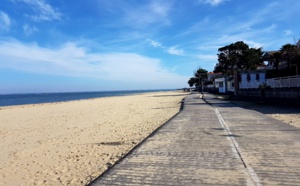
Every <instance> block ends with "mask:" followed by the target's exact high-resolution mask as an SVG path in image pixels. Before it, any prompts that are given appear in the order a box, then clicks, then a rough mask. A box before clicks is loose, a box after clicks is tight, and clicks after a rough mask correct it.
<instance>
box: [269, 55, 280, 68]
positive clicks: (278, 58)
mask: <svg viewBox="0 0 300 186" xmlns="http://www.w3.org/2000/svg"><path fill="white" fill-rule="evenodd" d="M270 58H271V59H272V60H273V61H274V65H273V66H274V67H275V69H276V70H278V66H279V62H280V60H281V53H280V52H274V53H273V54H272V55H271V56H270Z"/></svg>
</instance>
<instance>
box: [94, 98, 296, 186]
mask: <svg viewBox="0 0 300 186" xmlns="http://www.w3.org/2000/svg"><path fill="white" fill-rule="evenodd" d="M91 185H300V130H299V128H295V127H293V126H290V125H288V124H285V123H282V122H280V121H278V120H275V119H272V118H270V117H267V116H265V115H263V114H261V113H258V112H255V111H252V110H247V109H243V108H240V107H238V106H236V105H234V104H232V103H230V102H227V101H222V100H219V99H216V98H215V97H214V96H212V95H209V94H205V95H204V100H203V99H201V98H199V95H197V94H191V95H189V96H188V97H187V98H186V99H185V102H184V109H183V110H182V111H181V112H180V113H179V114H178V115H177V116H175V117H174V118H173V119H172V120H170V121H169V122H168V123H166V124H165V125H164V126H163V127H162V128H160V129H159V130H158V131H157V132H156V133H155V134H154V135H152V136H151V137H149V138H148V139H146V140H145V141H144V143H142V144H141V145H140V146H139V147H137V148H136V149H134V150H133V151H132V152H131V153H130V154H129V155H128V156H126V157H125V158H124V159H123V160H122V161H120V162H119V163H118V164H116V165H115V166H113V167H112V168H111V169H110V170H109V171H107V172H105V173H104V174H103V175H102V176H100V177H99V178H98V179H96V180H95V181H94V182H92V183H91Z"/></svg>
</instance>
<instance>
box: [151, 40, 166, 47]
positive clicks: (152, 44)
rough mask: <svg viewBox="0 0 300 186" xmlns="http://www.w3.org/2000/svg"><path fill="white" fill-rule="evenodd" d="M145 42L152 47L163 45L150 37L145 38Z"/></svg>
mask: <svg viewBox="0 0 300 186" xmlns="http://www.w3.org/2000/svg"><path fill="white" fill-rule="evenodd" d="M147 42H148V43H149V44H150V45H151V46H153V47H154V48H164V46H163V45H162V44H161V43H160V42H158V41H154V40H152V39H147Z"/></svg>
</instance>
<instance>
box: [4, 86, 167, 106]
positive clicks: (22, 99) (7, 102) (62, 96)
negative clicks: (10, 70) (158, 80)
mask: <svg viewBox="0 0 300 186" xmlns="http://www.w3.org/2000/svg"><path fill="white" fill-rule="evenodd" d="M161 91H169V90H132V91H101V92H71V93H38V94H7V95H0V106H12V105H25V104H38V103H53V102H61V101H72V100H81V99H91V98H100V97H112V96H126V95H130V94H138V93H147V92H161Z"/></svg>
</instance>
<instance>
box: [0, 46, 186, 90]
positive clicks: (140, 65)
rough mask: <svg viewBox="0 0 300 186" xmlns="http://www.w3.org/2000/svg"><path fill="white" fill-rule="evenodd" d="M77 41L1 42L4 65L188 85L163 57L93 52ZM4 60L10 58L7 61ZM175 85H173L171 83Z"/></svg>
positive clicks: (120, 79) (2, 66) (80, 74)
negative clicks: (48, 44)
mask: <svg viewBox="0 0 300 186" xmlns="http://www.w3.org/2000/svg"><path fill="white" fill-rule="evenodd" d="M88 51H89V49H88V48H87V47H84V46H79V45H78V44H76V43H74V42H68V43H64V44H63V45H62V46H61V47H59V48H54V49H50V48H44V47H40V46H38V45H37V44H34V43H33V44H24V43H20V42H19V41H16V40H12V41H0V61H1V62H0V68H11V69H15V70H22V71H28V72H32V73H43V74H53V75H64V76H75V77H92V78H98V79H102V80H113V81H126V82H135V83H136V82H141V83H150V84H153V85H157V86H156V87H164V86H165V85H167V84H168V86H169V87H172V86H173V87H174V85H175V84H177V85H178V82H182V83H183V84H185V82H186V79H187V77H185V76H181V75H178V74H175V73H173V72H172V69H167V68H165V67H163V66H162V62H161V61H160V60H159V59H154V58H149V57H145V56H142V55H139V54H135V53H90V52H88ZM4 61H9V63H5V62H4ZM170 84H171V85H170Z"/></svg>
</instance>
